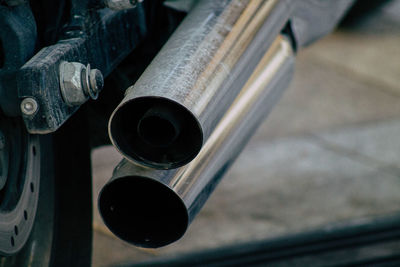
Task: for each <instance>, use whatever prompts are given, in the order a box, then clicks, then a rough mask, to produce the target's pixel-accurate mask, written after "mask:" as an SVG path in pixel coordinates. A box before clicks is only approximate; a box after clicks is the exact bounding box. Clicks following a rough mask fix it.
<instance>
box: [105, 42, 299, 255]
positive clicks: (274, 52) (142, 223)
mask: <svg viewBox="0 0 400 267" xmlns="http://www.w3.org/2000/svg"><path fill="white" fill-rule="evenodd" d="M293 63H294V56H293V51H292V48H291V45H290V44H289V42H288V41H287V40H286V39H285V38H284V37H282V36H279V37H278V38H277V39H276V40H275V41H274V42H273V44H272V45H271V47H270V49H269V51H268V53H266V54H265V55H264V56H263V57H262V59H261V60H260V61H259V64H258V65H257V67H256V69H255V71H254V73H253V74H252V76H251V77H250V78H249V79H248V81H247V83H246V84H245V85H244V87H243V89H242V91H241V92H240V93H239V95H238V96H237V98H236V99H235V101H234V102H233V104H232V105H231V107H230V108H229V110H228V111H227V112H226V114H225V115H224V117H223V118H222V119H221V121H220V123H219V124H218V125H217V127H216V128H215V130H214V131H213V133H212V134H211V135H210V137H209V138H208V140H207V142H206V143H205V145H204V146H203V148H202V149H201V151H200V153H199V154H198V155H197V157H196V158H195V159H194V160H193V161H192V162H191V163H189V164H188V165H186V166H184V167H181V168H179V169H174V170H154V169H151V168H146V167H142V166H139V165H136V164H132V163H130V162H128V161H127V160H125V159H124V160H123V161H121V162H120V164H119V165H118V166H117V167H116V169H115V170H114V174H113V177H112V178H111V180H110V181H109V182H108V183H107V184H106V185H105V187H104V188H103V190H102V191H101V193H100V196H99V210H100V213H101V215H102V218H103V220H104V222H105V224H106V225H107V226H108V227H109V228H110V230H111V231H112V232H113V233H114V234H116V235H117V236H118V237H120V238H121V239H123V240H125V241H127V242H130V243H132V244H135V245H138V246H142V247H160V246H164V245H167V244H169V243H172V242H174V241H176V240H178V239H179V238H180V237H181V236H182V235H183V234H184V233H185V231H186V228H187V226H188V225H189V224H190V222H191V221H192V220H193V218H194V217H195V215H196V214H197V213H198V211H199V210H200V208H201V207H202V206H203V204H204V202H205V201H206V200H207V198H208V197H209V195H210V194H211V192H212V191H213V189H214V188H215V186H216V185H217V184H218V182H219V181H220V179H221V178H222V176H223V174H224V173H225V171H226V170H227V169H228V168H229V166H230V165H231V164H232V163H233V161H234V160H235V158H236V157H237V156H238V154H239V153H240V151H241V150H242V149H243V147H244V146H245V144H246V143H247V141H248V140H249V139H250V137H251V135H252V134H253V132H254V131H255V129H256V128H257V127H258V125H259V124H260V123H261V121H262V120H263V119H264V118H265V117H266V115H267V114H268V112H269V111H270V110H271V108H272V107H273V105H274V104H275V102H276V101H277V100H278V99H279V97H280V96H281V94H282V92H283V89H285V88H286V87H287V86H288V84H289V82H290V80H291V77H292V73H293V65H294V64H293Z"/></svg>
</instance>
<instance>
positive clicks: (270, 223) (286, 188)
mask: <svg viewBox="0 0 400 267" xmlns="http://www.w3.org/2000/svg"><path fill="white" fill-rule="evenodd" d="M296 64H297V65H296V73H295V77H294V80H293V81H292V83H291V86H290V87H289V88H288V89H287V91H286V93H285V94H284V96H283V98H282V99H281V101H280V102H279V103H278V104H277V106H276V107H275V109H274V110H273V111H272V113H271V114H270V116H269V117H268V118H267V120H266V121H265V122H264V123H263V124H262V125H261V126H260V128H259V130H258V131H257V133H256V134H255V135H254V137H253V138H252V140H251V141H250V143H249V144H248V145H247V147H246V148H245V150H244V151H243V152H242V154H241V155H240V157H239V158H238V159H237V161H236V163H235V164H234V165H233V167H232V168H231V169H230V171H229V172H228V173H227V174H226V176H225V178H224V179H223V180H222V182H221V184H220V185H219V186H218V187H217V189H216V190H215V192H214V193H213V194H212V196H211V198H210V199H209V201H208V202H207V203H206V205H205V206H204V208H203V209H202V211H201V212H200V214H199V215H198V216H197V218H196V219H195V220H194V222H193V223H192V225H191V226H190V228H189V230H188V231H187V233H186V234H185V236H184V237H183V238H182V239H181V240H179V241H178V242H176V243H174V244H172V245H169V246H167V247H164V248H161V249H141V248H137V247H134V246H131V245H129V244H127V243H125V242H123V241H121V240H119V239H118V238H116V237H115V236H114V235H113V234H111V232H110V231H109V230H108V229H107V228H106V226H105V225H104V224H103V222H102V220H101V219H100V216H99V214H98V211H97V208H95V211H94V212H95V214H94V222H93V223H94V229H95V231H94V240H93V246H94V248H93V266H94V267H106V266H107V267H111V266H121V265H123V264H127V263H133V262H138V261H143V260H148V259H152V258H155V257H162V256H171V255H177V254H179V253H183V252H191V251H197V250H201V249H205V248H215V247H219V246H222V245H228V244H234V243H238V242H243V241H251V240H261V239H265V238H269V237H271V238H272V237H276V236H281V235H284V234H289V233H297V232H302V231H305V230H310V229H315V228H318V227H321V226H325V225H331V224H337V223H342V224H351V223H353V222H354V221H360V220H363V219H368V218H372V217H376V216H382V215H388V214H396V213H399V212H400V1H398V0H395V1H389V2H387V4H385V5H383V6H380V7H379V8H377V9H376V10H375V11H374V12H373V13H372V14H370V15H369V16H368V17H366V18H364V19H363V20H362V21H358V22H357V23H354V22H353V23H350V22H348V23H347V24H346V25H342V26H340V27H339V28H338V29H337V30H336V31H335V32H334V33H332V34H331V35H329V36H327V37H325V38H324V39H322V40H320V41H319V42H317V43H315V44H313V45H311V46H310V47H308V48H306V49H304V50H302V51H300V52H299V54H298V55H297V63H296ZM120 159H121V156H120V155H119V154H118V152H116V151H115V149H114V148H113V147H111V146H107V147H102V148H99V149H96V150H94V151H93V153H92V166H93V181H94V188H93V190H94V191H93V192H94V197H93V202H94V206H95V207H97V196H98V193H99V190H100V189H101V187H102V186H103V185H104V184H105V183H106V182H107V180H108V179H109V178H110V177H111V173H112V170H113V168H114V167H115V165H116V164H117V163H118V162H119V161H120Z"/></svg>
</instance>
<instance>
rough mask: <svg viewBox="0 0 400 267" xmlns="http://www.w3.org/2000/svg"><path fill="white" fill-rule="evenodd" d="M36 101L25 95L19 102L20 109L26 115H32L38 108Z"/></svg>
mask: <svg viewBox="0 0 400 267" xmlns="http://www.w3.org/2000/svg"><path fill="white" fill-rule="evenodd" d="M38 107H39V106H38V103H37V102H36V100H35V99H34V98H32V97H27V98H25V99H24V100H22V102H21V111H22V113H23V114H24V115H26V116H32V115H33V114H35V113H36V111H37V110H38Z"/></svg>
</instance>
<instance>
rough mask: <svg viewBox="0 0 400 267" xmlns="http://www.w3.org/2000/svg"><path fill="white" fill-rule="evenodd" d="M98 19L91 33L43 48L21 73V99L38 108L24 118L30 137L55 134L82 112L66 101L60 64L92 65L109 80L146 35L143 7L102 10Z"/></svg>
mask: <svg viewBox="0 0 400 267" xmlns="http://www.w3.org/2000/svg"><path fill="white" fill-rule="evenodd" d="M98 15H99V19H98V21H96V23H94V24H93V25H91V28H90V29H91V30H90V32H87V33H86V34H85V35H81V37H78V38H71V39H67V40H61V41H59V42H58V43H57V44H55V45H52V46H48V47H45V48H43V49H42V50H40V51H39V52H38V53H37V54H36V55H35V56H34V57H33V58H32V59H31V60H29V61H28V62H27V63H26V64H25V65H24V66H23V67H22V68H21V69H20V70H19V72H18V74H17V86H18V96H19V98H20V99H21V100H23V99H25V98H31V99H34V100H35V101H36V102H37V105H38V107H37V111H36V112H35V113H34V114H31V115H29V114H24V113H23V114H22V117H23V119H24V122H25V125H26V128H27V130H28V131H29V132H30V133H34V134H46V133H50V132H54V131H56V130H57V129H58V128H59V127H60V126H61V125H62V124H63V123H64V122H65V121H66V120H67V119H68V118H69V117H70V116H71V115H72V114H74V113H75V112H76V111H77V110H78V108H79V107H78V106H70V105H68V104H67V103H65V102H64V101H63V97H62V93H61V90H60V78H59V69H60V64H61V62H63V61H67V62H79V63H82V64H84V65H87V64H88V63H90V64H91V66H92V67H94V68H96V69H99V70H100V71H101V72H102V73H103V75H104V76H107V75H108V74H109V73H110V72H111V71H112V70H113V69H114V68H115V67H116V66H117V65H118V64H119V63H120V62H121V61H122V60H123V59H124V58H125V57H126V56H127V55H128V54H129V53H130V52H131V51H132V50H133V48H134V47H135V46H136V45H137V44H138V43H139V41H140V40H142V39H143V37H144V36H145V34H146V32H147V28H146V21H145V14H144V8H143V7H142V6H140V5H138V6H137V8H135V9H129V10H123V11H119V12H116V11H111V10H109V9H101V10H99V11H98Z"/></svg>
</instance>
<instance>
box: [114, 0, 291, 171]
mask: <svg viewBox="0 0 400 267" xmlns="http://www.w3.org/2000/svg"><path fill="white" fill-rule="evenodd" d="M289 2H290V1H288V0H251V1H249V0H223V1H214V0H201V1H199V3H197V4H196V6H195V7H194V8H193V10H192V11H191V12H190V14H188V15H187V17H186V18H185V20H184V21H183V22H182V24H181V25H180V26H179V27H178V29H177V30H176V31H175V32H174V34H173V35H172V36H171V38H170V39H169V40H168V42H167V43H166V44H165V46H164V47H163V48H162V49H161V51H160V52H159V54H158V55H157V56H156V58H155V59H154V60H153V61H152V63H151V64H150V65H149V67H148V68H147V69H146V70H145V72H144V73H143V75H142V76H141V77H140V78H139V80H138V81H137V82H136V83H135V85H133V86H131V87H129V88H128V89H127V91H126V94H125V98H124V99H123V101H122V102H121V103H120V105H119V106H118V107H117V108H116V109H115V111H114V112H113V114H112V116H111V118H110V122H109V135H110V139H111V141H112V143H113V145H114V146H115V147H116V149H117V150H118V151H119V152H121V154H122V155H123V156H124V157H125V158H127V159H129V160H130V161H134V162H137V163H139V164H141V165H144V166H148V167H152V168H156V169H172V168H177V167H181V166H183V165H185V164H187V163H189V162H190V161H191V160H192V159H193V158H195V156H196V155H197V154H198V152H199V151H200V149H201V147H202V146H203V143H205V141H206V140H207V139H208V138H209V136H210V134H211V132H212V131H213V130H214V128H215V126H216V125H217V124H218V122H219V121H220V119H221V118H222V116H223V114H224V113H225V112H226V110H227V109H228V108H229V106H230V105H231V104H232V102H233V100H234V99H235V97H236V96H237V94H238V93H239V91H240V90H241V89H242V87H243V85H244V83H245V82H246V81H247V80H248V78H249V77H250V75H251V74H252V72H253V71H254V68H255V67H256V65H257V63H258V61H259V59H260V58H261V57H262V56H263V55H264V54H265V52H266V51H267V50H268V48H269V47H270V45H271V43H272V42H273V40H274V39H275V38H276V36H277V35H278V34H279V32H280V31H281V30H282V28H283V27H284V25H285V23H286V22H287V20H288V16H289V13H290V12H288V6H289Z"/></svg>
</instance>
